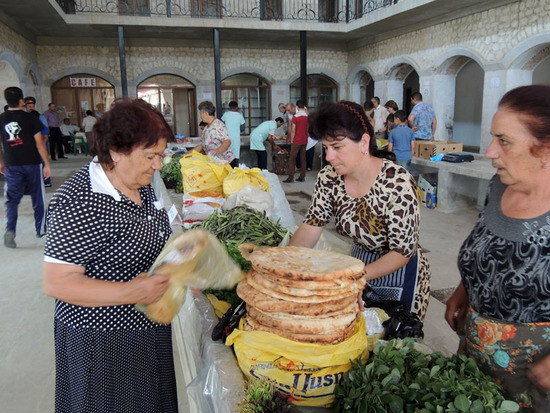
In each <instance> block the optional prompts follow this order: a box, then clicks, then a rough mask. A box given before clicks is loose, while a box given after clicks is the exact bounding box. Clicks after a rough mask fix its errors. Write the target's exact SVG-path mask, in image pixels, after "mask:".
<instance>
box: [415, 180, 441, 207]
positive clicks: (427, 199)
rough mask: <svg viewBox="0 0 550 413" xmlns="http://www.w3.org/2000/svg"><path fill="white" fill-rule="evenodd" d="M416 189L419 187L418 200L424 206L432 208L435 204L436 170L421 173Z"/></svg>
mask: <svg viewBox="0 0 550 413" xmlns="http://www.w3.org/2000/svg"><path fill="white" fill-rule="evenodd" d="M418 189H420V201H421V203H422V205H424V206H425V207H426V208H430V209H433V208H435V207H436V206H437V172H434V173H431V174H421V175H420V176H419V177H418Z"/></svg>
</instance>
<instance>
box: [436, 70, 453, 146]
mask: <svg viewBox="0 0 550 413" xmlns="http://www.w3.org/2000/svg"><path fill="white" fill-rule="evenodd" d="M455 84H456V77H455V76H454V75H447V74H438V75H434V76H433V92H432V106H433V108H434V110H435V116H436V118H437V129H436V131H435V139H436V140H440V141H448V140H452V137H453V118H454V111H455Z"/></svg>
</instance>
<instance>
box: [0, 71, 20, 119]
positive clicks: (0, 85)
mask: <svg viewBox="0 0 550 413" xmlns="http://www.w3.org/2000/svg"><path fill="white" fill-rule="evenodd" d="M19 85H20V82H19V76H17V72H16V71H15V69H14V68H13V66H12V65H11V64H10V63H9V62H7V61H5V60H0V91H1V92H2V93H0V96H1V98H0V99H1V100H0V102H2V108H4V105H6V101H5V100H4V90H5V89H6V88H8V87H12V86H17V87H19Z"/></svg>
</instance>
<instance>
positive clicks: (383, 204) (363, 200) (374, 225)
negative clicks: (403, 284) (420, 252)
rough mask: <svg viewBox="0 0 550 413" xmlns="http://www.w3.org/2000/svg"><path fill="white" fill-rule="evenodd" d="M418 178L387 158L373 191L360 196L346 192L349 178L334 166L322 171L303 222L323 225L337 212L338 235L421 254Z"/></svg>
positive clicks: (379, 250)
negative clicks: (339, 173) (354, 196)
mask: <svg viewBox="0 0 550 413" xmlns="http://www.w3.org/2000/svg"><path fill="white" fill-rule="evenodd" d="M416 189H417V185H416V182H415V180H414V179H413V177H412V176H411V175H410V174H409V173H408V172H407V171H406V170H405V169H404V168H402V167H401V166H399V165H397V164H395V163H393V162H391V161H389V160H386V159H384V163H383V165H382V168H381V170H380V173H379V174H378V177H377V178H376V181H375V182H374V184H373V185H372V187H371V189H370V190H369V192H368V193H367V194H366V195H365V196H363V197H360V198H353V197H351V196H349V195H348V194H347V193H346V188H345V184H344V177H343V176H340V175H338V174H337V173H336V171H335V170H334V168H333V167H332V166H330V165H328V166H326V167H324V168H323V169H322V170H321V171H320V172H319V175H318V176H317V182H316V184H315V189H314V192H313V199H312V202H311V205H310V207H309V210H308V212H307V215H306V218H305V220H304V223H306V224H309V225H312V226H315V227H320V226H324V225H325V224H327V223H328V222H329V220H330V218H331V217H333V216H334V219H335V223H336V229H337V231H338V233H339V234H341V235H345V236H348V237H350V238H352V239H353V241H354V242H355V243H356V244H357V245H358V246H360V247H361V248H363V249H365V250H366V251H369V252H372V253H374V254H380V255H382V254H386V253H387V252H389V251H395V252H398V253H399V254H401V255H403V256H405V257H407V258H410V257H412V256H414V255H415V254H416V253H417V245H418V231H419V221H420V213H419V202H418V198H417V193H416Z"/></svg>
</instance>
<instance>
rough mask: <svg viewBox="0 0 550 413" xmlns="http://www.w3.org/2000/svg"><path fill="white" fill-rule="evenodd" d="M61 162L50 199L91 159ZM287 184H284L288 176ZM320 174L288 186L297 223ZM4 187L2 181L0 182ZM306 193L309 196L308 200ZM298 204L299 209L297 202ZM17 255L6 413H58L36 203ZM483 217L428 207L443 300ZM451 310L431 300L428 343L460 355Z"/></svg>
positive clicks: (425, 221)
mask: <svg viewBox="0 0 550 413" xmlns="http://www.w3.org/2000/svg"><path fill="white" fill-rule="evenodd" d="M69 156H70V159H68V160H61V159H60V160H58V161H57V162H54V163H53V165H52V168H53V175H54V178H53V187H52V188H47V195H48V200H49V198H50V197H51V194H52V192H53V190H54V189H55V188H56V187H57V186H59V185H60V184H61V183H62V182H63V181H64V180H65V179H66V178H67V177H69V176H70V175H72V174H73V173H74V171H76V170H77V169H79V168H80V167H81V166H82V165H84V164H85V163H86V162H88V161H89V160H90V159H91V158H90V157H85V156H83V155H78V156H76V157H73V156H71V155H69ZM281 178H282V179H284V178H285V177H284V176H282V177H281ZM314 179H315V172H308V176H307V178H306V182H303V183H300V182H296V183H293V184H282V185H283V189H284V190H285V192H287V193H288V194H289V200H290V202H291V207H293V209H294V211H295V214H296V217H297V220H298V219H299V218H300V216H301V215H303V213H304V209H305V208H307V199H308V196H309V195H310V194H311V192H312V189H313V182H314ZM0 184H1V185H2V186H3V180H2V179H1V178H0ZM304 194H305V195H304ZM0 201H1V202H0V204H1V205H0V216H1V217H2V218H1V220H0V226H1V228H2V232H1V234H2V235H3V232H4V231H3V229H4V228H5V218H4V199H3V197H2V199H0ZM295 201H296V202H295ZM19 212H20V219H19V223H18V227H17V238H16V242H17V245H18V247H17V248H16V249H8V248H5V247H4V246H3V244H2V245H0V265H1V266H2V271H1V274H2V275H1V276H0V305H1V309H2V311H1V313H0V326H1V331H2V332H3V333H2V340H1V341H0V354H1V356H0V369H1V370H0V371H1V372H2V374H1V375H0V406H1V407H0V411H5V412H25V413H34V412H36V413H43V412H52V411H53V405H54V401H53V389H54V351H53V306H54V301H53V299H51V298H49V297H46V296H45V295H44V293H43V292H42V286H41V265H42V255H43V247H44V240H43V239H37V238H35V235H34V229H33V228H34V225H33V218H32V208H31V202H30V197H28V196H26V197H24V198H23V201H22V203H21V205H20V208H19ZM477 214H478V212H477V211H473V210H468V211H462V212H459V213H455V214H443V213H440V212H439V211H437V209H435V210H429V209H426V208H422V213H421V244H422V246H423V247H424V248H425V249H426V250H427V251H428V253H427V255H428V258H429V259H430V263H431V266H432V274H433V279H432V289H433V290H434V291H436V292H438V293H439V296H440V297H445V296H446V295H448V291H449V290H450V289H451V288H453V287H454V286H456V284H457V283H458V279H459V277H458V272H457V269H456V256H457V253H458V249H459V248H460V244H461V243H462V241H463V240H464V239H465V237H466V236H467V234H468V233H469V231H470V230H471V228H472V227H473V225H474V223H475V221H476V218H477ZM443 311H444V305H443V304H442V303H441V302H440V301H438V300H436V299H432V301H431V303H430V307H429V310H428V316H427V319H426V325H425V333H426V339H425V340H426V343H427V344H428V345H429V346H430V347H432V348H434V349H436V350H442V351H444V352H446V353H452V352H454V351H455V350H456V343H457V340H456V337H455V335H454V333H453V332H452V331H451V330H450V329H449V328H448V327H447V325H446V323H445V322H444V320H443Z"/></svg>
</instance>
